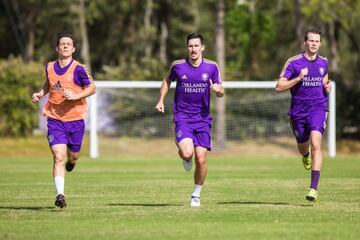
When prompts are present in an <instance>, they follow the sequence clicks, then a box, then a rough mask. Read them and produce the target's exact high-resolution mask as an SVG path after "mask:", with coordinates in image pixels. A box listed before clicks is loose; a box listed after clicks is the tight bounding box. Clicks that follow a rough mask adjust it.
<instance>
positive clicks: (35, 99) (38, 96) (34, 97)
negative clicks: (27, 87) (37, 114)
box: [31, 92, 42, 103]
mask: <svg viewBox="0 0 360 240" xmlns="http://www.w3.org/2000/svg"><path fill="white" fill-rule="evenodd" d="M41 98H42V94H41V93H39V92H36V93H33V94H32V95H31V101H32V102H33V103H37V102H38V101H40V99H41Z"/></svg>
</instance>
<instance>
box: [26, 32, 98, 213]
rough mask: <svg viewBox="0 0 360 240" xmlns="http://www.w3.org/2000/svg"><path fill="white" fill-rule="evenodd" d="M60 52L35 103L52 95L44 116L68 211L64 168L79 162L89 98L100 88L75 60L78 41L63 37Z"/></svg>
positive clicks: (60, 202)
mask: <svg viewBox="0 0 360 240" xmlns="http://www.w3.org/2000/svg"><path fill="white" fill-rule="evenodd" d="M56 52H57V53H58V60H57V61H53V62H49V63H48V64H47V65H46V67H45V71H46V80H45V82H44V84H43V85H42V87H41V89H40V90H39V91H38V92H35V93H33V94H32V101H33V102H34V103H36V102H38V101H39V100H40V99H41V98H42V97H43V96H45V95H46V94H47V93H49V99H48V101H47V103H46V105H45V107H44V109H43V114H44V115H45V116H47V127H48V133H47V139H48V142H49V145H50V148H51V153H52V155H53V159H54V164H53V177H54V182H55V187H56V191H57V195H56V200H55V205H56V206H57V207H60V208H64V207H66V202H65V196H64V180H65V178H64V177H65V170H64V166H65V168H66V171H68V172H71V171H72V170H73V169H74V167H75V164H76V162H77V160H78V159H79V153H80V149H81V145H82V140H83V136H84V132H85V124H84V118H85V117H86V113H87V102H86V99H85V98H86V97H88V96H90V95H92V94H94V93H95V92H96V89H95V85H94V83H93V80H92V78H91V77H90V75H89V74H88V72H87V70H86V68H85V66H84V65H82V64H80V63H79V62H77V61H76V60H74V59H73V53H74V52H75V39H74V38H73V37H72V36H71V35H70V34H59V36H58V38H57V45H56ZM66 159H67V162H66V164H65V161H66Z"/></svg>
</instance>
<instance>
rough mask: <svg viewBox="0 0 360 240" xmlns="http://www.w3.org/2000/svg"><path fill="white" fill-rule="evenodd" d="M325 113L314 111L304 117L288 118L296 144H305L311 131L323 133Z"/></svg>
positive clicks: (323, 111)
mask: <svg viewBox="0 0 360 240" xmlns="http://www.w3.org/2000/svg"><path fill="white" fill-rule="evenodd" d="M326 117H327V111H325V110H314V111H312V112H310V113H309V115H308V116H305V117H296V116H290V127H291V129H292V131H293V133H294V136H295V138H296V141H297V143H305V142H307V141H309V139H310V133H311V131H318V132H320V133H321V134H323V133H324V130H325V127H326V123H325V122H326Z"/></svg>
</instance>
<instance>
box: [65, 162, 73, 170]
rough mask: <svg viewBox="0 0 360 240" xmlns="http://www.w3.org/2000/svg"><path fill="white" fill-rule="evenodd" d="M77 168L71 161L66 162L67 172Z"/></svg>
mask: <svg viewBox="0 0 360 240" xmlns="http://www.w3.org/2000/svg"><path fill="white" fill-rule="evenodd" d="M74 167H75V164H72V163H70V162H69V161H67V162H66V164H65V169H66V171H67V172H71V171H72V170H73V169H74Z"/></svg>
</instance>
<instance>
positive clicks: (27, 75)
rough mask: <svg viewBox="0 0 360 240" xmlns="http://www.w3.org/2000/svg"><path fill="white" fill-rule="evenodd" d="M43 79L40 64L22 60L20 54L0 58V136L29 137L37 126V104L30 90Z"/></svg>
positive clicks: (42, 69)
mask: <svg viewBox="0 0 360 240" xmlns="http://www.w3.org/2000/svg"><path fill="white" fill-rule="evenodd" d="M44 79H45V72H44V67H43V66H42V65H41V64H40V63H36V62H32V63H28V64H27V63H24V62H23V60H22V59H21V58H19V57H17V58H14V57H12V58H9V59H7V60H0V92H1V95H0V112H1V115H0V136H15V137H18V136H28V135H30V134H31V133H32V129H33V128H34V127H35V126H37V116H38V105H37V104H33V103H32V102H31V93H32V92H34V91H36V90H37V89H39V88H40V86H41V84H42V83H43V81H44Z"/></svg>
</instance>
